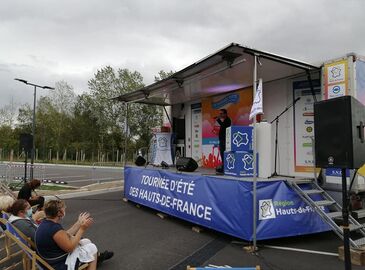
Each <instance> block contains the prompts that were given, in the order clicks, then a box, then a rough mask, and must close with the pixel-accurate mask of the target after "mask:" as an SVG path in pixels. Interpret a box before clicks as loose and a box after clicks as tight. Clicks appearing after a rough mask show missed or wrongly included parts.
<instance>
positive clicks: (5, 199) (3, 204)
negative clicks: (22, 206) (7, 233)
mask: <svg viewBox="0 0 365 270" xmlns="http://www.w3.org/2000/svg"><path fill="white" fill-rule="evenodd" d="M13 203H14V199H13V197H11V196H9V195H2V196H0V212H4V213H0V217H1V218H5V219H8V218H9V216H10V213H9V212H10V207H11V206H12V204H13ZM1 228H2V229H3V230H6V227H5V225H3V224H1Z"/></svg>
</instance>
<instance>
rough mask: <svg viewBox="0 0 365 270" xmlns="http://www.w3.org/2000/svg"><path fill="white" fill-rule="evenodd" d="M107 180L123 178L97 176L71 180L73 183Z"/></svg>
mask: <svg viewBox="0 0 365 270" xmlns="http://www.w3.org/2000/svg"><path fill="white" fill-rule="evenodd" d="M107 180H122V179H120V178H96V179H82V180H75V181H70V182H72V183H76V182H90V181H91V182H97V181H107Z"/></svg>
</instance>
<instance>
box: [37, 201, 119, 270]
mask: <svg viewBox="0 0 365 270" xmlns="http://www.w3.org/2000/svg"><path fill="white" fill-rule="evenodd" d="M44 211H45V214H46V219H45V220H43V221H42V223H41V224H40V225H39V227H38V229H37V231H36V235H35V244H36V247H37V252H38V254H39V255H40V256H41V257H42V258H43V259H45V260H46V261H47V262H48V263H49V264H50V265H51V266H52V267H54V268H55V269H56V270H64V269H75V267H77V264H78V262H84V263H89V265H88V268H87V269H96V266H97V263H100V262H102V261H104V260H107V259H110V258H111V257H112V256H113V252H109V251H105V252H103V253H101V254H98V253H97V248H96V246H95V245H94V244H93V243H92V242H91V241H90V240H89V239H85V238H84V239H81V238H82V236H83V235H84V233H85V232H86V230H87V229H88V228H89V227H90V226H91V225H92V223H93V219H92V218H91V217H90V214H89V213H82V214H80V215H79V218H78V220H77V221H76V223H75V224H74V225H72V227H71V228H70V229H68V230H67V231H66V230H64V229H63V227H62V225H61V224H60V223H61V221H62V219H63V218H64V217H65V215H66V205H65V203H64V202H63V201H60V200H52V201H49V202H47V203H46V204H45V207H44Z"/></svg>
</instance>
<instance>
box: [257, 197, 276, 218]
mask: <svg viewBox="0 0 365 270" xmlns="http://www.w3.org/2000/svg"><path fill="white" fill-rule="evenodd" d="M272 218H276V215H275V209H274V205H273V203H272V200H271V199H267V200H259V220H265V219H272Z"/></svg>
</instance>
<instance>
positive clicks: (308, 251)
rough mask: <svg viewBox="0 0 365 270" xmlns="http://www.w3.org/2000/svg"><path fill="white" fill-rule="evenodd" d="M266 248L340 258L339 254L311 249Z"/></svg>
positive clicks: (268, 246)
mask: <svg viewBox="0 0 365 270" xmlns="http://www.w3.org/2000/svg"><path fill="white" fill-rule="evenodd" d="M264 247H267V248H273V249H281V250H289V251H299V252H304V253H312V254H320V255H327V256H336V257H337V256H338V253H332V252H324V251H316V250H310V249H301V248H290V247H280V246H270V245H264Z"/></svg>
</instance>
